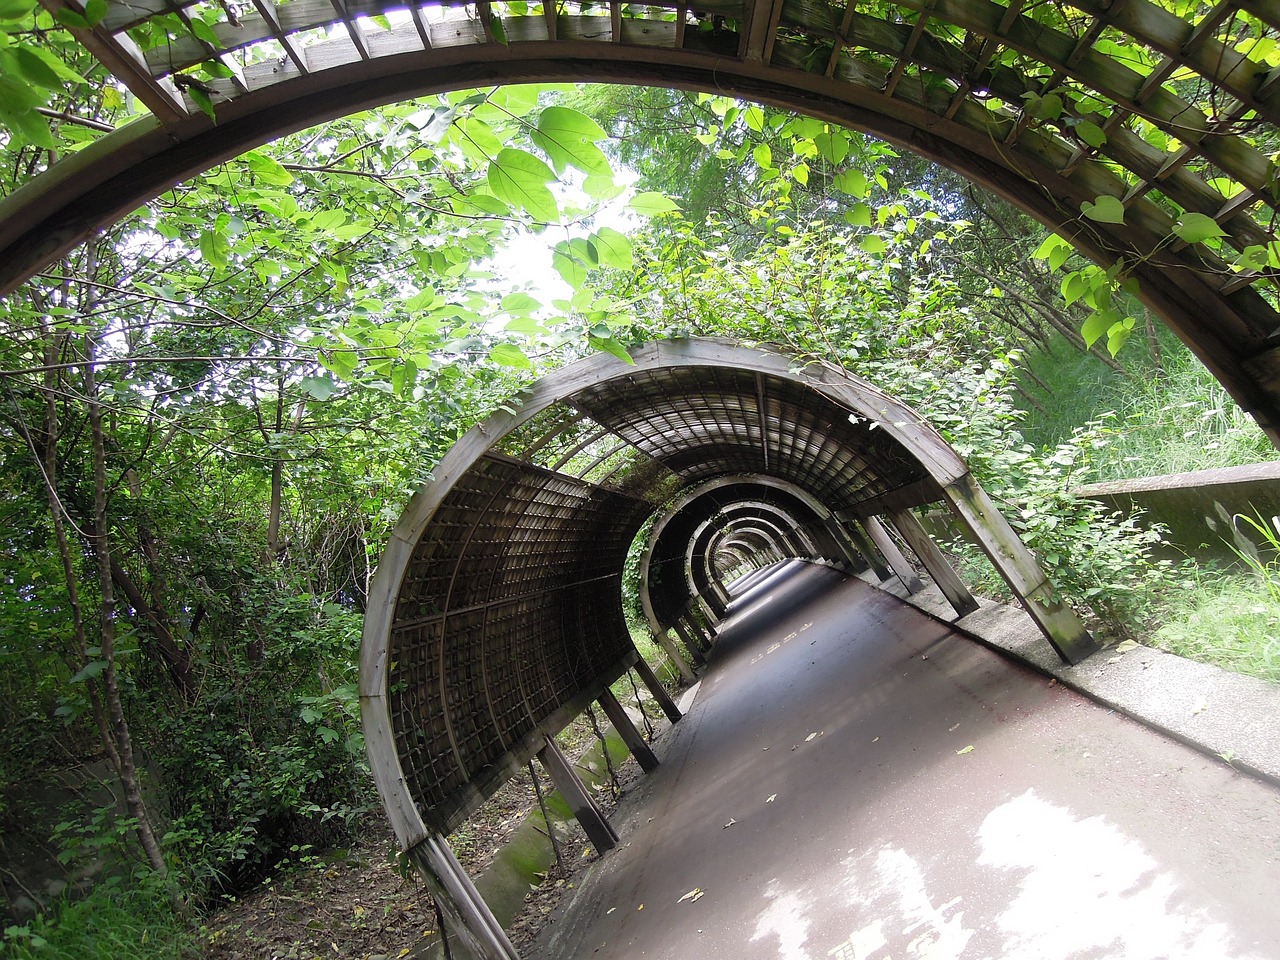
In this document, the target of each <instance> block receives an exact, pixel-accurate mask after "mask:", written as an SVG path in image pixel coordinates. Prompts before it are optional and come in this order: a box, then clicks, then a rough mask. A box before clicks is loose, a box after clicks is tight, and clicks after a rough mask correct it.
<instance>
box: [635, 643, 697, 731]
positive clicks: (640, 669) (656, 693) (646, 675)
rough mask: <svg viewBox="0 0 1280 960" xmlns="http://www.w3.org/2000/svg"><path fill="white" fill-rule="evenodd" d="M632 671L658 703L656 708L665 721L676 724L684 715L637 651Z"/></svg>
mask: <svg viewBox="0 0 1280 960" xmlns="http://www.w3.org/2000/svg"><path fill="white" fill-rule="evenodd" d="M632 669H634V670H635V672H636V676H638V677H639V678H640V682H641V683H643V684H644V685H645V687H646V688H647V689H648V691H649V693H651V694H652V695H653V699H654V700H656V701H657V702H658V706H660V707H661V708H662V712H663V713H665V714H666V715H667V719H668V720H670V721H671V722H672V723H676V722H678V721H679V720H680V718H681V717H683V716H684V714H683V713H681V712H680V708H679V707H678V706H677V705H676V702H675V701H674V700H672V699H671V694H669V693H667V688H666V687H664V686H663V685H662V681H661V680H659V679H658V675H657V674H656V673H654V672H653V667H651V666H649V662H648V661H647V660H645V658H644V657H642V656H640V653H639V651H636V662H635V664H634V666H633V667H632Z"/></svg>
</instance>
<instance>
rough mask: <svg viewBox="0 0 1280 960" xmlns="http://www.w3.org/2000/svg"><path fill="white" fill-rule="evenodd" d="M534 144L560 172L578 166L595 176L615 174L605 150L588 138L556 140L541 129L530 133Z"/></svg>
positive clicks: (584, 171)
mask: <svg viewBox="0 0 1280 960" xmlns="http://www.w3.org/2000/svg"><path fill="white" fill-rule="evenodd" d="M529 139H530V140H532V141H533V143H534V145H535V146H536V147H538V148H539V149H540V150H542V152H543V153H545V154H546V155H547V156H548V157H549V158H550V159H551V162H552V163H553V164H555V168H556V171H557V172H558V173H564V171H565V170H566V169H567V168H568V167H577V168H578V169H579V170H581V171H582V172H583V173H585V174H588V175H590V176H595V177H610V178H612V176H613V167H612V166H610V165H609V158H608V157H606V156H605V155H604V151H603V150H601V149H600V148H599V147H597V146H596V145H595V144H594V143H591V142H590V141H587V140H567V141H560V140H555V139H553V138H551V137H549V136H547V135H546V134H544V133H542V132H541V131H538V130H535V131H533V133H531V134H530V135H529Z"/></svg>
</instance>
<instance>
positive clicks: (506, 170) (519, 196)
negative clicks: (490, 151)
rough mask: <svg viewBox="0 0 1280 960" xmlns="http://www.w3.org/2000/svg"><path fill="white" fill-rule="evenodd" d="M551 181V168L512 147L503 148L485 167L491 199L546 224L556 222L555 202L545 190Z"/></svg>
mask: <svg viewBox="0 0 1280 960" xmlns="http://www.w3.org/2000/svg"><path fill="white" fill-rule="evenodd" d="M555 178H556V175H555V173H553V172H552V170H551V168H550V167H548V166H547V165H546V164H545V163H543V162H542V161H541V160H539V159H538V158H537V157H535V156H534V155H533V154H531V153H528V152H526V151H524V150H516V149H515V148H513V147H503V148H502V150H500V151H499V152H498V156H497V157H496V158H494V160H493V161H492V162H491V163H490V164H489V174H488V179H489V189H490V190H492V191H493V195H494V196H495V197H497V198H498V199H499V200H505V201H506V202H507V203H509V204H511V205H512V206H513V207H518V208H520V209H521V210H525V211H527V212H528V213H529V214H530V215H531V216H533V217H534V218H535V219H538V220H542V221H545V222H547V223H556V222H558V221H559V219H560V208H559V207H558V206H557V205H556V198H555V197H554V196H553V195H552V193H551V190H550V189H549V188H548V187H547V184H548V183H549V182H551V181H552V180H554V179H555Z"/></svg>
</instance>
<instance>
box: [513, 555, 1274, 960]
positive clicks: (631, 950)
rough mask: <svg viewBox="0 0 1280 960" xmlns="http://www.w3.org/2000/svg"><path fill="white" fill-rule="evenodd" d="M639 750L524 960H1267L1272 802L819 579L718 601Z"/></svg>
mask: <svg viewBox="0 0 1280 960" xmlns="http://www.w3.org/2000/svg"><path fill="white" fill-rule="evenodd" d="M658 754H659V756H660V758H661V760H662V765H661V767H660V768H659V769H658V770H657V771H656V772H655V773H654V774H653V775H651V776H650V777H647V778H645V780H644V781H643V782H642V783H641V784H640V786H639V787H638V788H637V789H636V790H635V791H634V792H633V793H632V794H631V795H630V796H628V797H627V798H625V799H624V800H623V803H622V805H621V806H620V807H619V814H618V816H619V822H618V823H617V826H618V827H619V830H620V833H621V834H622V839H623V845H622V846H620V847H619V848H618V849H616V850H614V851H613V852H611V853H609V854H608V855H606V856H605V857H604V858H603V859H602V860H601V862H600V863H599V864H597V865H596V866H595V867H593V868H592V870H591V872H590V873H589V874H588V876H587V878H586V880H585V882H584V884H583V886H582V889H581V890H580V891H579V893H578V895H577V897H576V898H575V899H574V900H573V901H572V902H570V903H569V904H567V905H566V906H565V907H563V908H562V909H561V911H560V912H559V913H558V914H557V915H556V917H555V920H554V922H553V923H552V924H551V925H550V926H549V927H548V929H547V930H546V932H544V934H543V937H542V938H541V940H540V942H539V949H538V950H537V952H536V954H535V955H536V956H538V957H540V958H542V957H545V958H565V960H568V958H580V957H617V958H622V957H660V958H664V960H681V958H690V960H695V958H696V960H705V958H720V957H723V958H732V960H754V958H761V960H763V958H769V960H773V958H784V960H824V958H828V957H834V958H837V960H903V958H926V957H928V958H932V960H944V958H960V957H966V958H967V957H973V958H991V957H1017V958H1063V960H1067V958H1084V957H1087V958H1090V960H1100V958H1108V957H1115V958H1124V960H1134V958H1151V960H1155V958H1187V960H1192V958H1194V960H1204V958H1209V957H1212V958H1244V957H1258V958H1262V957H1276V956H1280V911H1277V910H1276V909H1275V897H1276V891H1278V890H1280V865H1278V863H1277V860H1278V859H1280V792H1277V791H1276V790H1275V789H1274V788H1272V787H1270V786H1268V785H1265V784H1262V783H1259V782H1257V781H1254V780H1251V779H1248V778H1246V777H1242V776H1240V775H1239V774H1237V773H1236V772H1235V771H1233V770H1231V769H1230V768H1229V767H1228V766H1226V765H1225V764H1221V763H1218V762H1216V761H1214V760H1212V759H1209V758H1206V757H1204V756H1203V755H1201V754H1198V753H1194V752H1192V751H1190V750H1188V749H1186V748H1184V747H1183V746H1181V745H1179V744H1176V743H1173V742H1171V741H1169V740H1167V739H1165V738H1163V737H1161V736H1159V735H1157V734H1155V733H1153V732H1151V731H1150V730H1148V729H1147V728H1145V727H1141V726H1139V725H1137V724H1134V723H1132V722H1129V721H1127V720H1124V719H1122V718H1120V717H1118V716H1116V715H1114V714H1111V713H1109V712H1108V711H1107V710H1105V709H1102V708H1099V707H1097V706H1095V705H1093V704H1092V703H1090V702H1089V701H1087V700H1085V699H1083V698H1081V697H1078V696H1076V695H1075V694H1073V693H1071V692H1070V691H1067V690H1064V689H1063V688H1062V687H1061V686H1058V685H1055V684H1051V683H1050V682H1049V681H1047V680H1045V679H1043V678H1042V677H1040V676H1038V675H1035V674H1032V673H1030V672H1028V671H1026V670H1024V669H1022V668H1020V667H1017V666H1014V665H1012V664H1010V663H1009V662H1007V661H1005V660H1003V659H1002V658H1000V657H998V656H997V655H995V654H993V653H991V652H990V651H988V650H986V649H984V648H982V647H980V646H978V645H977V644H974V643H972V642H971V641H969V640H967V639H964V638H962V637H960V636H959V635H957V634H955V633H953V632H952V631H951V630H950V629H949V628H948V627H946V626H945V625H943V624H940V623H938V622H936V621H934V620H931V619H929V618H927V617H924V616H922V615H921V614H919V613H918V612H917V611H915V610H913V609H911V608H909V607H907V606H906V605H904V604H902V603H901V602H900V601H898V600H896V599H894V598H892V597H890V596H888V595H886V594H884V593H881V592H879V591H876V590H874V589H872V588H870V587H868V586H867V585H865V584H863V583H861V582H860V581H858V580H855V579H849V578H846V577H844V576H843V575H842V574H840V573H838V572H836V571H834V570H831V569H830V568H826V567H820V566H812V565H807V564H786V565H783V566H781V567H780V568H779V569H778V570H777V571H775V572H774V573H773V574H772V576H769V577H767V578H762V579H761V581H760V582H759V583H757V584H755V585H754V587H753V588H752V589H751V590H750V591H749V592H748V593H747V594H744V596H743V597H742V598H740V601H739V602H738V603H737V604H736V605H735V607H734V610H733V613H732V615H731V616H730V617H729V619H728V620H727V621H726V622H725V624H724V627H723V631H722V634H721V638H720V640H719V642H718V643H717V645H716V649H715V651H714V655H713V657H712V660H711V663H710V664H709V666H708V669H707V671H706V673H705V675H704V677H703V680H702V683H701V686H700V688H699V690H698V694H697V698H696V700H695V701H694V703H693V705H692V707H691V708H690V710H689V712H688V713H687V715H686V716H685V718H684V719H683V720H682V721H681V722H680V723H679V724H677V725H676V726H675V727H674V728H673V729H672V730H671V731H670V732H669V733H668V735H667V736H666V738H665V739H664V740H663V741H662V742H661V743H660V744H658ZM694 891H698V892H694ZM682 898H684V899H683V900H682Z"/></svg>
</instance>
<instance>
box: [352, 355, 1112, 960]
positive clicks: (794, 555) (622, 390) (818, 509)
mask: <svg viewBox="0 0 1280 960" xmlns="http://www.w3.org/2000/svg"><path fill="white" fill-rule="evenodd" d="M925 505H935V506H937V507H940V508H941V509H944V510H948V511H950V513H951V514H952V516H953V517H954V518H955V519H956V521H957V522H958V523H959V525H960V526H961V527H962V528H963V529H965V530H966V531H967V532H968V534H969V536H971V537H972V538H973V539H974V540H975V541H976V542H977V543H978V544H979V545H981V546H982V548H983V549H984V551H985V552H986V553H987V555H988V557H989V558H990V559H991V561H992V563H993V565H994V567H995V568H996V569H997V571H999V572H1000V574H1001V575H1002V576H1003V577H1004V578H1005V579H1006V581H1007V582H1008V583H1009V585H1010V587H1011V589H1012V590H1013V591H1014V593H1015V594H1016V595H1017V596H1018V597H1019V599H1020V600H1021V601H1022V603H1023V605H1024V607H1025V608H1026V610H1027V611H1028V613H1030V614H1031V616H1032V618H1033V620H1034V621H1035V622H1036V623H1037V625H1038V626H1039V627H1040V628H1041V630H1042V631H1043V633H1044V636H1045V639H1046V641H1047V642H1048V643H1049V644H1051V645H1052V646H1053V648H1054V649H1055V650H1056V651H1057V653H1058V654H1059V656H1060V657H1062V658H1063V659H1064V660H1066V661H1068V662H1076V661H1078V660H1080V659H1082V658H1083V657H1085V656H1087V655H1088V654H1089V653H1091V652H1092V651H1093V650H1094V649H1095V648H1096V645H1095V643H1094V641H1093V640H1092V638H1091V637H1090V636H1089V634H1088V633H1087V632H1086V631H1085V629H1084V627H1083V626H1082V625H1081V623H1080V622H1079V620H1078V619H1077V618H1076V617H1075V615H1074V614H1073V613H1072V611H1071V610H1070V609H1068V608H1066V607H1065V606H1063V605H1062V604H1061V603H1060V602H1058V601H1057V600H1055V599H1054V597H1053V595H1052V587H1051V586H1050V585H1049V584H1048V582H1047V579H1046V577H1045V575H1044V573H1043V571H1042V570H1041V569H1040V568H1039V566H1038V564H1037V562H1036V561H1035V559H1034V557H1033V556H1032V555H1031V554H1030V552H1029V551H1027V549H1026V548H1025V546H1023V545H1022V543H1021V541H1020V540H1019V539H1018V538H1017V536H1016V534H1015V533H1014V532H1013V530H1012V528H1011V527H1010V526H1009V525H1008V523H1007V522H1006V521H1005V520H1004V518H1003V517H1002V516H1001V515H1000V513H999V511H998V510H996V508H995V506H994V505H993V504H992V502H991V501H990V499H989V498H988V497H987V496H986V494H985V493H984V492H983V491H982V489H981V487H980V486H978V484H977V483H976V482H975V481H974V480H973V478H972V477H971V476H970V475H969V472H968V470H967V468H966V466H965V465H964V463H963V461H962V460H961V459H960V458H959V457H958V456H957V455H956V454H955V452H954V451H953V450H952V449H951V448H950V447H949V446H948V445H947V444H946V443H945V441H944V440H943V439H942V438H941V437H940V436H939V435H938V434H937V433H936V431H934V430H933V429H932V428H931V427H930V426H929V425H928V424H927V423H925V422H924V421H923V420H922V419H921V418H920V417H919V416H918V415H917V414H915V413H914V412H913V411H912V410H910V409H909V408H908V407H906V406H905V405H903V404H902V403H900V402H899V401H897V400H895V399H894V398H892V397H890V396H888V395H886V394H884V393H883V392H881V391H879V390H878V389H876V388H875V387H874V386H872V385H871V384H868V383H866V382H864V381H861V380H858V379H857V378H855V377H852V376H850V375H849V374H848V373H847V372H845V371H844V370H842V369H840V368H837V367H835V366H833V365H830V364H827V363H809V364H801V363H799V362H798V361H797V359H796V358H794V357H791V356H788V355H787V354H785V353H783V352H781V351H778V350H774V349H771V348H761V347H754V348H748V347H744V346H739V345H736V344H733V343H730V342H726V341H720V340H705V339H686V340H673V341H663V342H657V343H651V344H648V345H645V346H642V347H638V348H636V349H634V350H633V351H632V362H631V363H624V362H622V361H621V360H619V359H618V358H616V357H613V356H610V355H599V356H596V357H591V358H587V359H585V360H582V361H579V362H577V363H575V364H572V365H570V366H567V367H565V368H562V369H560V370H558V371H556V372H555V373H553V374H551V375H549V376H547V377H545V378H544V379H543V380H541V381H539V382H538V383H537V384H535V385H534V386H533V387H532V388H531V389H530V390H529V391H527V392H526V393H525V394H524V395H523V396H521V397H520V398H519V399H518V400H517V401H516V402H515V403H513V404H512V405H510V407H509V408H507V409H503V410H501V411H499V412H498V413H496V414H494V415H493V416H492V417H490V418H489V419H488V420H486V421H484V422H483V423H481V424H479V425H478V426H477V427H475V428H474V429H473V430H471V431H470V432H469V433H468V434H466V435H465V436H464V437H463V438H462V439H461V440H460V441H459V442H458V443H457V444H456V445H455V446H454V448H453V449H452V450H451V451H450V453H449V454H448V455H447V456H446V457H445V458H444V460H443V461H442V462H441V463H440V464H439V465H438V466H437V468H436V470H435V471H434V479H433V480H431V481H430V482H429V483H427V484H426V485H425V486H424V487H423V488H422V489H421V490H419V491H418V493H417V494H416V496H415V497H414V498H413V500H412V501H411V502H410V504H409V505H408V507H407V508H406V510H405V512H404V515H403V517H402V518H401V520H400V523H399V524H398V525H397V527H396V529H395V531H394V533H393V535H392V538H391V542H390V544H389V546H388V548H387V550H386V553H385V554H384V556H383V558H382V562H381V563H380V565H379V568H378V573H377V576H376V579H375V581H374V584H373V588H372V590H371V599H370V605H369V613H368V615H367V617H366V622H365V631H364V639H363V645H362V651H361V703H362V709H363V716H364V725H365V732H366V740H367V743H368V748H369V756H370V761H371V765H372V768H373V771H374V776H375V779H376V781H377V783H378V786H379V789H380V791H381V793H382V795H383V798H384V801H385V803H386V806H387V810H388V813H389V814H390V817H391V820H392V823H393V825H394V827H395V830H396V833H397V836H398V839H399V841H400V844H401V846H402V848H403V849H404V850H405V851H407V852H408V853H409V854H410V856H411V858H413V859H414V861H415V863H417V865H418V866H419V867H420V868H421V869H422V871H423V873H424V874H425V875H426V877H427V879H428V882H429V884H430V885H431V887H432V889H433V891H434V892H435V893H436V894H437V896H438V897H441V898H443V899H444V901H445V902H446V903H448V904H450V909H451V910H452V911H454V912H453V914H452V920H453V923H454V925H456V927H457V928H458V929H459V930H461V931H463V932H464V933H465V934H466V935H467V936H468V937H469V938H470V939H472V940H473V941H475V943H476V949H478V950H481V951H482V952H481V954H480V955H486V956H487V955H495V956H505V955H510V954H507V953H505V952H504V950H505V947H503V946H502V944H503V943H504V942H505V938H504V937H503V936H502V934H501V929H500V928H496V930H495V927H496V924H495V923H494V922H493V921H492V918H491V917H489V916H487V914H486V911H485V909H484V906H483V901H482V900H480V899H479V898H478V896H476V895H475V894H474V888H471V887H470V885H469V881H468V880H467V878H466V876H465V874H464V873H463V872H462V871H461V869H460V868H458V867H457V864H456V860H454V859H453V857H452V855H451V854H450V852H449V850H448V845H447V842H446V841H445V839H444V838H445V836H446V835H447V834H448V833H449V832H450V831H451V830H453V829H454V828H455V827H456V826H458V825H459V824H460V823H462V822H463V821H464V820H465V819H466V818H467V817H468V816H469V815H470V814H471V813H473V812H474V811H475V810H476V809H477V808H478V807H479V806H480V804H482V803H483V802H484V801H485V799H487V798H488V797H489V796H490V795H492V794H493V793H494V792H495V791H496V790H497V789H498V788H499V787H500V786H501V785H502V784H503V783H505V781H506V780H508V779H509V778H510V777H511V776H512V775H514V774H515V773H516V772H517V771H519V770H521V769H523V767H524V765H525V764H526V763H527V762H528V761H529V760H530V758H532V757H533V756H535V755H536V756H538V757H539V758H540V759H542V760H543V762H544V764H547V763H548V762H549V761H550V762H553V763H554V762H557V761H556V758H555V757H554V756H552V757H548V751H551V752H552V753H553V754H554V753H555V752H556V748H555V746H554V741H553V740H552V738H553V737H554V736H555V734H556V733H557V732H558V731H559V730H561V729H562V728H563V727H565V726H566V725H567V724H568V723H569V722H570V721H571V720H572V719H573V718H574V717H575V716H576V715H577V714H579V713H580V712H582V711H583V709H584V708H585V707H587V706H588V705H590V704H591V703H592V702H594V701H599V702H600V703H601V704H602V706H604V707H605V709H606V712H609V710H610V706H611V704H610V702H609V701H610V700H611V694H609V692H608V688H609V686H610V685H611V684H612V683H613V682H614V681H615V680H617V679H618V678H619V677H620V676H622V675H623V674H624V673H625V672H626V671H627V670H628V669H630V668H632V667H633V666H634V667H636V668H637V669H638V670H641V669H643V666H644V665H643V663H642V661H641V658H640V656H639V653H638V651H637V649H636V647H635V645H634V643H633V641H632V638H631V634H630V631H629V628H628V624H627V620H626V615H625V611H624V596H623V591H624V586H623V576H624V567H625V564H626V559H627V554H628V550H629V549H630V547H631V545H632V542H633V540H634V539H635V538H636V536H637V533H638V532H639V531H640V530H641V529H642V527H643V526H644V525H645V524H646V522H647V521H649V520H650V519H651V518H652V519H653V522H652V526H651V529H650V532H649V534H648V542H647V544H646V546H645V550H644V556H643V560H642V563H641V577H640V584H639V593H640V601H641V605H642V607H643V610H644V614H645V618H646V619H647V621H648V626H649V628H650V630H651V631H652V632H653V635H654V637H655V639H656V640H657V641H658V643H659V644H660V645H661V646H662V648H663V649H664V650H665V651H666V652H667V654H668V656H669V657H670V658H671V660H672V662H673V664H675V665H676V666H677V667H678V668H679V669H680V671H681V673H682V674H684V676H685V678H686V679H688V680H692V679H693V678H694V677H695V676H696V672H697V669H698V668H699V667H700V666H702V665H703V663H705V660H706V657H707V655H708V653H709V652H710V650H711V647H712V646H713V644H714V642H715V636H716V631H717V627H718V625H719V623H720V622H721V620H722V619H723V618H724V617H725V614H726V611H727V609H728V607H729V604H730V602H731V600H732V597H733V589H732V588H733V587H734V582H735V581H739V580H744V578H748V577H750V576H751V575H752V574H754V573H757V572H758V571H760V570H762V569H766V568H769V567H770V566H771V565H776V564H777V563H779V562H780V561H783V560H787V559H803V560H808V561H815V562H822V563H827V564H830V565H833V566H838V567H840V568H842V569H846V570H871V571H873V575H875V576H878V577H880V578H881V579H890V578H897V579H899V580H901V582H902V584H903V585H904V586H905V587H906V588H907V589H908V590H918V589H920V586H921V581H920V578H919V577H918V576H917V574H916V567H915V566H914V565H913V564H911V563H908V562H907V561H906V559H905V557H904V556H903V554H902V552H901V550H900V548H899V546H898V544H899V543H902V544H906V545H908V546H909V547H910V549H911V550H912V551H913V552H914V553H915V554H916V557H917V560H918V561H919V565H920V566H921V567H923V568H924V569H925V570H926V571H927V572H928V575H929V576H930V577H932V579H933V580H934V581H935V582H936V583H938V584H939V586H941V587H942V588H943V590H944V593H946V595H947V598H948V599H949V600H950V601H951V603H952V605H953V606H954V608H955V611H956V615H957V616H963V615H964V614H966V613H968V612H970V611H972V610H973V609H976V607H977V603H976V601H975V600H974V599H973V597H972V595H970V594H969V593H968V590H967V589H966V588H965V587H964V585H963V584H962V583H960V581H959V579H958V578H957V577H956V575H955V573H954V571H953V570H951V568H950V567H949V566H948V565H947V563H946V560H945V558H944V557H943V556H942V554H941V552H940V551H939V550H938V549H937V547H936V545H935V544H933V542H932V540H930V538H929V537H928V535H927V534H926V533H925V532H924V530H923V528H922V527H921V526H920V524H919V522H918V520H917V519H916V518H915V514H914V513H913V510H915V509H917V508H920V507H922V506H925ZM891 531H892V533H893V534H896V537H895V536H894V535H892V534H891ZM744 583H746V584H747V585H749V580H744ZM681 644H682V645H683V650H682V649H680V645H681ZM669 709H674V708H669ZM672 716H673V718H674V717H678V716H679V714H678V712H676V713H674V714H672ZM611 719H614V718H613V716H612V715H611ZM618 725H619V724H618V722H616V721H615V726H618ZM622 725H623V726H625V725H626V724H625V722H623V724H622ZM637 749H639V750H643V745H642V744H638V745H633V752H635V751H636V750H637ZM637 759H641V760H642V764H643V763H644V760H643V759H642V758H641V756H640V755H639V754H637ZM584 803H586V804H587V805H588V806H589V801H584ZM588 812H589V811H588ZM580 819H581V817H580ZM600 829H601V830H602V831H603V830H605V829H606V828H604V827H601V828H600ZM589 832H590V830H589ZM612 839H616V837H615V838H612ZM610 840H611V838H610V837H609V836H608V834H607V832H606V833H605V834H604V835H602V836H601V838H600V843H601V844H602V845H605V844H608V843H609V842H610ZM486 942H488V943H489V948H490V949H489V953H484V952H483V951H484V949H486V948H485V946H484V945H485V943H486Z"/></svg>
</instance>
